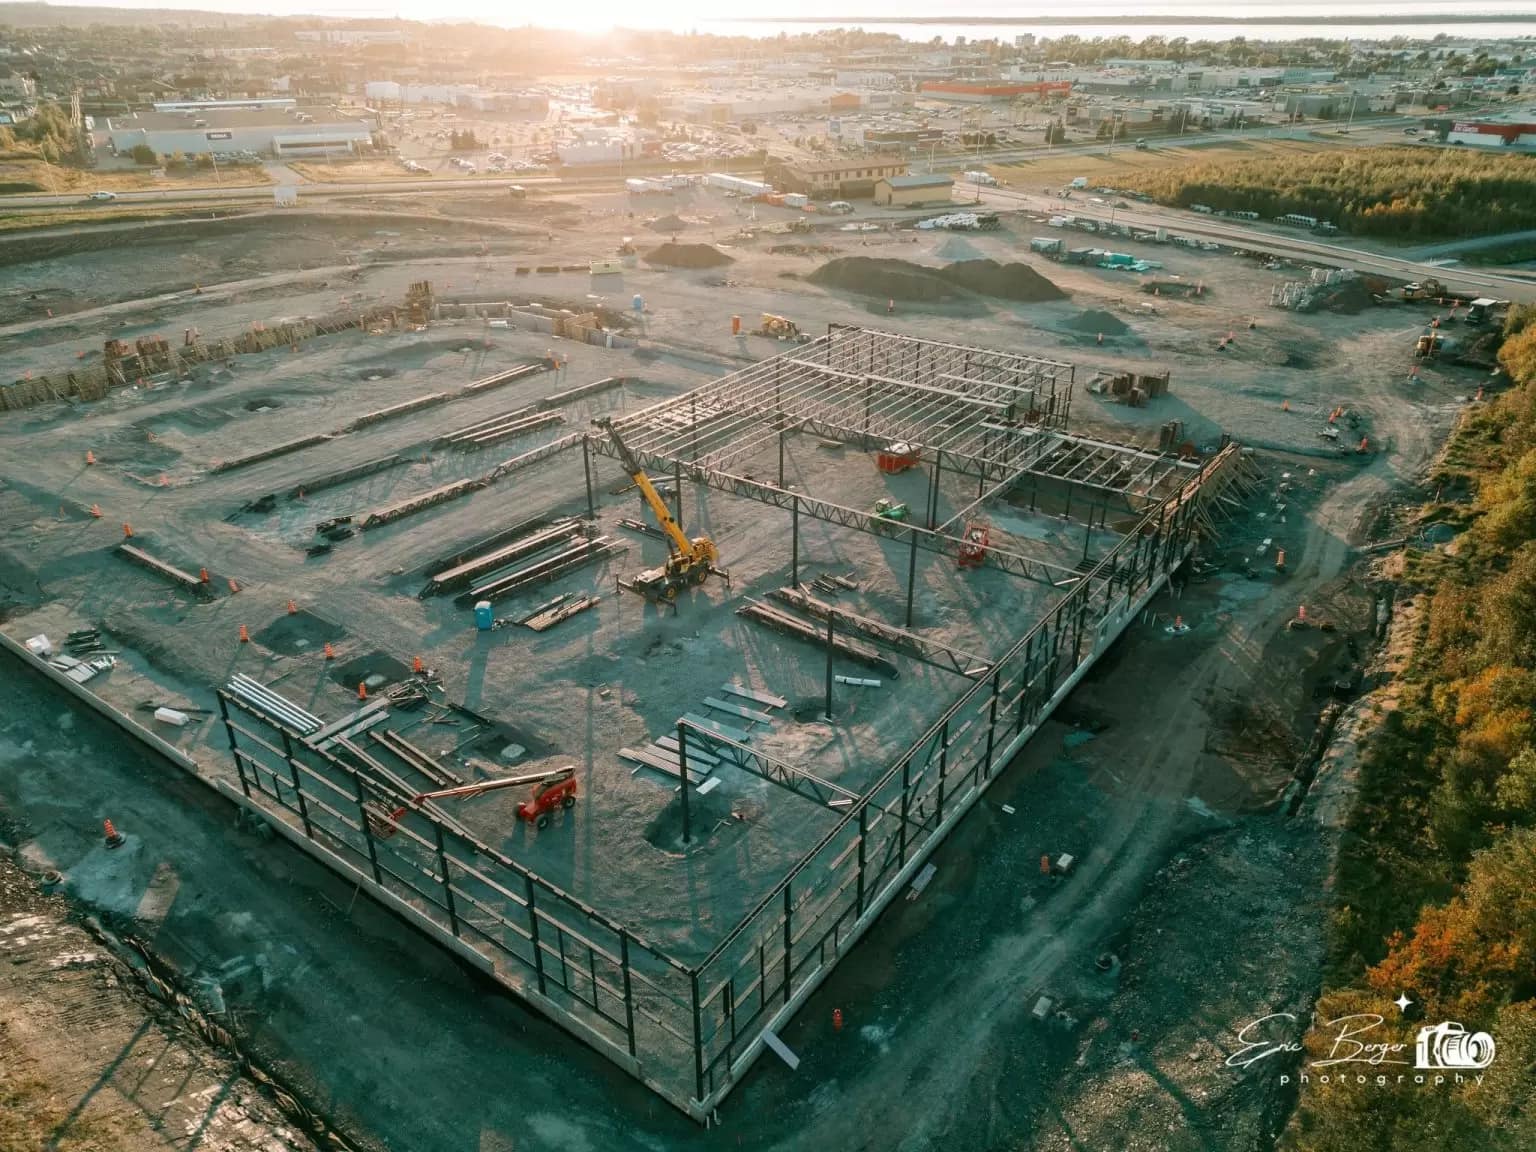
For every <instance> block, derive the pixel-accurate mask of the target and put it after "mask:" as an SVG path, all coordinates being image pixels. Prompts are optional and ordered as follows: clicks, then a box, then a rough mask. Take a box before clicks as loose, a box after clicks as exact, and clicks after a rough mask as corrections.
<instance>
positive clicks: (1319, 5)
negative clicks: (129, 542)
mask: <svg viewBox="0 0 1536 1152" xmlns="http://www.w3.org/2000/svg"><path fill="white" fill-rule="evenodd" d="M52 2H53V3H55V4H56V6H59V7H72V6H76V3H75V0H52ZM78 2H79V4H80V5H88V6H97V5H96V4H94V3H92V2H91V0H78ZM110 6H111V7H121V8H135V9H136V8H159V9H173V10H190V11H197V10H201V11H216V12H228V13H231V14H240V15H270V16H317V17H324V18H331V19H354V20H361V19H403V20H418V21H424V22H442V21H473V22H478V23H483V24H489V25H495V26H500V27H520V26H524V25H530V24H532V25H537V26H542V27H551V28H565V29H570V30H572V31H576V32H581V31H590V32H592V33H594V34H598V33H602V32H606V31H609V30H611V29H613V28H615V27H621V28H633V29H658V30H671V31H677V32H686V31H690V30H698V31H708V32H715V33H718V34H722V35H776V34H778V32H780V31H784V32H788V33H790V34H791V35H793V34H796V33H800V32H810V31H814V30H815V29H816V28H818V27H821V26H825V25H822V24H820V23H818V22H819V21H826V22H827V24H828V25H832V24H837V25H841V26H861V24H862V22H864V21H869V23H868V24H867V27H868V29H869V30H870V31H888V32H893V33H898V34H901V35H904V36H907V37H908V38H912V39H921V40H927V39H931V38H932V37H933V36H940V37H942V38H943V39H945V40H952V39H953V38H954V37H955V36H956V35H965V36H968V37H970V38H974V39H987V38H992V37H998V38H1003V39H1010V38H1011V37H1012V36H1014V35H1019V34H1022V33H1025V32H1029V31H1031V30H1035V31H1036V34H1037V35H1039V36H1050V37H1060V36H1065V35H1078V36H1082V37H1084V38H1091V37H1104V38H1110V37H1114V36H1119V35H1130V36H1132V37H1133V38H1136V39H1141V38H1144V37H1145V36H1148V35H1154V34H1160V35H1164V36H1166V37H1168V38H1173V37H1174V36H1184V37H1186V38H1188V39H1212V40H1216V39H1227V38H1230V37H1231V36H1234V35H1250V36H1251V37H1252V38H1255V39H1263V38H1269V39H1297V38H1300V37H1303V36H1323V37H1341V38H1342V37H1344V36H1355V37H1358V36H1362V35H1364V36H1371V37H1377V38H1388V37H1391V36H1393V35H1407V36H1419V37H1425V38H1427V37H1429V36H1432V35H1434V34H1435V32H1445V31H1449V32H1451V33H1452V34H1456V33H1457V32H1460V33H1462V34H1465V35H1477V36H1484V37H1492V36H1501V37H1508V36H1514V35H1522V34H1523V35H1531V36H1536V3H1533V2H1532V0H1476V2H1475V3H1471V4H1469V3H1467V2H1466V0H1397V2H1391V3H1389V2H1387V0H1352V2H1345V3H1331V2H1328V0H1287V2H1284V3H1278V4H1262V5H1260V4H1257V3H1239V4H1230V3H1220V2H1214V0H1081V2H1079V3H1075V4H1073V5H1072V7H1071V9H1070V11H1069V12H1068V13H1066V14H1065V16H1064V15H1063V11H1062V9H1061V8H1060V7H1059V6H1056V5H1046V4H1044V3H1035V4H1027V3H1026V4H1021V3H1018V2H1017V0H961V2H960V3H956V4H954V5H953V7H952V9H951V10H948V11H946V8H950V7H951V6H950V5H948V4H942V5H941V4H935V3H934V2H933V0H885V2H882V3H881V4H880V5H878V6H876V5H874V4H873V3H871V2H870V0H846V2H843V3H832V4H828V3H827V2H826V0H774V2H773V3H772V4H768V3H764V4H762V6H761V8H760V9H756V10H754V9H753V8H751V7H746V8H738V9H736V10H734V11H733V12H732V14H731V15H729V16H727V15H725V12H726V11H728V10H727V9H724V8H723V7H722V6H721V5H720V4H719V3H717V2H712V0H661V2H660V3H650V4H641V3H637V2H636V0H587V3H584V4H582V5H579V6H575V7H572V8H570V9H565V10H562V9H559V8H549V7H545V8H541V9H539V10H538V11H537V14H536V18H533V19H530V18H529V17H530V16H534V13H533V12H531V11H530V10H529V9H527V8H524V7H522V6H515V5H507V4H505V3H500V2H493V0H395V2H393V3H390V2H388V0H385V2H383V3H380V2H379V0H339V2H338V0H254V2H253V0H121V2H120V3H114V4H111V5H110ZM1473 15H1476V16H1477V17H1479V18H1482V20H1485V21H1490V22H1466V23H1464V24H1461V25H1460V27H1458V26H1457V25H1458V22H1459V21H1467V18H1468V17H1469V16H1473ZM1352 16H1354V17H1359V18H1361V20H1362V23H1361V24H1360V25H1358V26H1357V25H1353V24H1351V23H1350V22H1349V17H1352ZM1383 17H1388V18H1390V19H1389V20H1387V21H1386V22H1380V23H1378V21H1382V20H1383ZM1041 18H1043V19H1044V20H1046V21H1049V22H1046V23H1041V24H1040V25H1038V26H1037V28H1035V29H1032V28H1031V26H1030V25H1029V24H1028V23H1025V22H1027V21H1029V20H1031V19H1041ZM1243 18H1262V19H1263V20H1265V21H1267V23H1263V24H1255V25H1252V26H1251V28H1252V31H1251V32H1248V31H1245V30H1244V29H1245V27H1248V26H1245V25H1243V24H1241V23H1239V22H1236V21H1240V20H1241V19H1243ZM1064 19H1065V20H1068V21H1071V20H1074V19H1077V20H1082V21H1084V22H1085V23H1084V24H1082V25H1080V26H1079V25H1075V24H1072V23H1062V22H1061V21H1063V20H1064ZM1110 19H1113V20H1114V22H1113V23H1096V22H1097V21H1105V20H1110ZM1323 20H1326V22H1321V21H1323ZM891 21H896V22H897V23H894V24H893V23H890V22H891ZM902 21H912V22H913V23H903V22H902ZM991 21H1005V22H1007V23H1001V24H993V23H991ZM1275 21H1279V22H1278V23H1275ZM1292 21H1294V23H1292ZM967 29H970V31H967Z"/></svg>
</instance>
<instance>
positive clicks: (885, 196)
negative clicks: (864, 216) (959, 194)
mask: <svg viewBox="0 0 1536 1152" xmlns="http://www.w3.org/2000/svg"><path fill="white" fill-rule="evenodd" d="M954 188H955V182H954V180H953V178H951V177H949V176H938V175H933V176H890V177H887V178H886V179H884V180H879V181H876V183H875V203H876V204H884V205H885V206H886V207H888V208H916V207H918V206H919V205H922V204H946V203H948V202H949V201H950V200H951V199H953V195H954Z"/></svg>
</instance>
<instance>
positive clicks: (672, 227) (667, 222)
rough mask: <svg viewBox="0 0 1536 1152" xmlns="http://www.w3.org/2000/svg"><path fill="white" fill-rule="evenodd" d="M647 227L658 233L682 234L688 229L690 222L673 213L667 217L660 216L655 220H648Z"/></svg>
mask: <svg viewBox="0 0 1536 1152" xmlns="http://www.w3.org/2000/svg"><path fill="white" fill-rule="evenodd" d="M645 226H646V227H647V228H650V229H652V230H654V231H656V232H681V231H682V230H683V229H684V228H686V227H688V221H686V220H684V219H683V218H682V217H681V216H679V215H678V214H677V213H676V212H672V213H669V214H668V215H666V216H658V217H656V219H654V220H647V221H646V222H645Z"/></svg>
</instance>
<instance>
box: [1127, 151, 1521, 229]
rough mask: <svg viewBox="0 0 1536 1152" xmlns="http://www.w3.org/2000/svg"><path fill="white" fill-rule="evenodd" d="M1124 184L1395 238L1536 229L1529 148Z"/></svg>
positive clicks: (1222, 166)
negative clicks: (1525, 150) (1522, 151)
mask: <svg viewBox="0 0 1536 1152" xmlns="http://www.w3.org/2000/svg"><path fill="white" fill-rule="evenodd" d="M1124 187H1126V188H1127V189H1129V190H1132V191H1138V192H1144V193H1146V194H1147V195H1149V196H1151V197H1152V198H1153V199H1155V200H1159V201H1161V202H1163V203H1165V204H1176V205H1178V206H1180V207H1184V208H1188V207H1190V206H1191V205H1194V204H1206V205H1209V206H1210V207H1212V208H1215V209H1218V210H1222V211H1241V212H1257V213H1258V214H1259V215H1260V216H1262V217H1264V218H1265V219H1271V218H1273V217H1276V216H1285V215H1290V214H1293V213H1294V214H1299V215H1303V216H1313V217H1316V218H1317V219H1318V220H1327V221H1330V222H1331V223H1333V224H1334V225H1336V226H1337V227H1338V228H1340V229H1341V230H1343V231H1345V232H1351V233H1355V234H1357V235H1362V236H1388V237H1392V238H1394V239H1399V238H1401V239H1409V238H1415V237H1426V238H1428V237H1440V236H1472V235H1480V234H1484V233H1493V232H1514V231H1520V230H1522V229H1531V228H1536V157H1531V156H1523V155H1522V156H1508V155H1499V154H1492V155H1489V154H1487V153H1484V152H1472V151H1470V150H1469V151H1457V152H1454V153H1452V152H1446V151H1445V150H1444V149H1441V148H1401V147H1380V148H1358V149H1353V150H1350V151H1339V150H1332V149H1330V150H1328V151H1321V152H1311V153H1296V152H1286V153H1283V154H1271V155H1265V156H1258V157H1254V158H1252V159H1246V160H1232V161H1211V162H1208V163H1203V164H1200V163H1196V164H1185V165H1180V166H1178V167H1174V168H1166V169H1161V170H1155V171H1149V172H1143V173H1140V174H1138V175H1135V176H1132V177H1128V178H1126V179H1125V181H1124Z"/></svg>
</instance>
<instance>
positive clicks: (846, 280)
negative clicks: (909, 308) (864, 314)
mask: <svg viewBox="0 0 1536 1152" xmlns="http://www.w3.org/2000/svg"><path fill="white" fill-rule="evenodd" d="M936 273H937V269H934V268H924V267H923V266H922V265H920V264H910V263H908V262H907V261H905V260H886V259H882V258H879V257H874V256H845V257H843V258H842V259H841V260H829V261H827V262H826V263H825V264H823V265H822V266H821V267H820V268H818V269H816V271H814V272H812V273H811V274H810V276H808V277H806V279H808V280H809V281H810V282H811V283H812V284H818V285H820V286H821V287H823V288H837V289H841V290H842V291H844V292H857V293H858V294H859V295H861V296H884V297H887V298H888V299H891V300H942V299H944V298H945V297H946V296H953V295H954V294H955V289H954V287H953V285H951V284H949V283H948V282H947V281H945V280H942V279H940V278H939V276H938V275H937V274H936Z"/></svg>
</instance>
